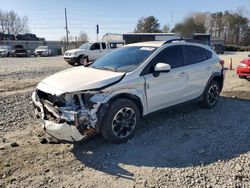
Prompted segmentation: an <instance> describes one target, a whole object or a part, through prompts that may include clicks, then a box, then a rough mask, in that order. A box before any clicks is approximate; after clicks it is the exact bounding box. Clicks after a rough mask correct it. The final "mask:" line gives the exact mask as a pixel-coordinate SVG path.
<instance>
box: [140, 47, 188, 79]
mask: <svg viewBox="0 0 250 188" xmlns="http://www.w3.org/2000/svg"><path fill="white" fill-rule="evenodd" d="M175 46H178V47H179V48H180V50H181V57H182V58H181V59H182V63H181V66H179V67H175V68H171V69H177V68H180V67H183V66H185V64H184V56H183V47H182V46H183V45H173V46H166V47H165V48H164V49H162V50H161V51H160V52H158V53H157V54H156V55H155V57H153V59H152V60H151V61H150V62H149V63H148V64H147V65H146V67H144V69H143V70H142V71H141V74H140V76H144V75H147V74H152V73H151V72H150V67H152V66H153V65H154V64H156V63H159V62H157V61H158V60H157V61H156V62H154V61H155V59H158V57H159V56H158V55H159V54H160V53H161V52H162V51H163V50H165V49H167V48H171V47H175Z"/></svg>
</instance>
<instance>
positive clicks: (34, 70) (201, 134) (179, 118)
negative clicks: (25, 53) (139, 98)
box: [0, 53, 250, 187]
mask: <svg viewBox="0 0 250 188" xmlns="http://www.w3.org/2000/svg"><path fill="white" fill-rule="evenodd" d="M246 57H247V53H237V54H236V55H232V54H227V55H222V56H221V58H222V59H224V60H225V62H226V64H227V65H228V61H229V59H230V58H232V59H233V62H234V64H233V65H234V67H235V65H236V64H237V63H238V62H239V61H240V60H241V59H243V58H246ZM69 67H70V66H69V65H67V63H65V62H64V61H63V59H62V57H50V58H1V59H0V187H183V186H184V187H250V116H249V112H250V82H249V81H247V80H242V79H239V78H238V77H237V76H236V75H235V71H234V70H233V71H228V72H227V74H226V79H225V86H224V89H223V92H222V97H221V98H220V100H219V103H218V105H217V106H216V107H215V108H214V109H212V110H206V109H201V108H200V107H199V105H197V104H192V105H188V106H185V107H182V108H178V109H174V110H168V111H167V110H165V111H163V112H159V113H156V114H153V115H151V116H148V117H146V118H145V119H144V120H143V121H142V123H141V127H140V129H139V130H138V131H137V133H136V135H135V137H134V138H133V139H132V140H130V141H129V142H128V143H125V144H121V145H112V144H109V143H106V142H105V141H104V140H103V139H102V138H101V137H100V136H95V137H94V138H91V139H89V141H87V142H85V143H82V144H75V145H71V144H62V143H58V142H56V141H52V142H51V143H47V144H41V143H40V142H41V141H42V140H43V138H44V136H45V135H44V133H43V132H42V131H41V128H40V125H39V124H38V123H37V122H36V121H35V120H34V119H32V118H31V117H30V116H29V115H28V111H29V102H30V94H31V92H32V90H34V88H35V86H36V84H37V83H38V82H39V81H40V80H41V79H43V78H44V77H46V76H48V75H51V74H53V73H54V72H57V71H60V70H64V69H66V68H69ZM14 146H16V147H14Z"/></svg>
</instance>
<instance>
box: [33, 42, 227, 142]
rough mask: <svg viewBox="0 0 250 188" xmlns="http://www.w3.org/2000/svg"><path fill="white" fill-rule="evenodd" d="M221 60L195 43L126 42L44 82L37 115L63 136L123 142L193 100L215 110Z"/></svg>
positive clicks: (35, 99)
mask: <svg viewBox="0 0 250 188" xmlns="http://www.w3.org/2000/svg"><path fill="white" fill-rule="evenodd" d="M223 63H224V62H223V61H221V60H220V59H219V57H218V55H217V54H216V53H215V52H214V51H213V50H211V48H210V47H209V46H206V45H201V44H197V43H191V42H185V41H175V42H173V41H172V42H170V41H168V42H165V41H154V42H143V43H135V44H130V45H126V46H124V47H122V48H120V49H117V50H115V51H114V52H112V53H110V54H107V55H106V56H104V57H102V58H100V59H99V60H97V61H95V62H94V63H93V64H92V65H91V66H90V67H83V66H82V67H75V68H71V69H67V70H65V71H62V72H59V73H56V74H54V75H52V76H50V77H48V78H46V79H44V80H43V81H41V82H40V83H39V84H38V86H37V89H36V91H34V93H33V94H32V100H33V104H34V107H35V114H36V117H37V118H38V119H39V120H40V122H41V124H42V126H43V128H44V130H45V131H46V132H47V133H48V134H50V135H51V136H53V137H55V138H57V139H59V140H64V141H70V142H74V141H80V140H82V139H84V138H86V137H87V136H89V135H90V134H93V133H99V132H100V133H101V134H102V135H103V137H104V138H105V139H106V140H107V141H109V142H112V143H121V142H125V141H127V140H128V139H129V138H131V137H132V136H133V134H134V133H135V130H136V128H137V127H138V125H139V122H140V120H141V118H142V117H143V116H145V115H147V114H149V113H152V112H155V111H157V110H160V109H163V108H167V107H172V106H175V105H177V104H181V103H186V102H188V101H193V100H199V101H200V102H201V103H202V105H203V106H204V107H207V108H213V107H214V106H215V105H216V103H217V101H218V98H219V94H220V91H221V89H222V86H223V80H224V69H223Z"/></svg>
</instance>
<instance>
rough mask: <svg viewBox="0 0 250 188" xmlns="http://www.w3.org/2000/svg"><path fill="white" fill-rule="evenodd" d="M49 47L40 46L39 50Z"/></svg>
mask: <svg viewBox="0 0 250 188" xmlns="http://www.w3.org/2000/svg"><path fill="white" fill-rule="evenodd" d="M47 48H48V47H47V46H38V47H37V49H47Z"/></svg>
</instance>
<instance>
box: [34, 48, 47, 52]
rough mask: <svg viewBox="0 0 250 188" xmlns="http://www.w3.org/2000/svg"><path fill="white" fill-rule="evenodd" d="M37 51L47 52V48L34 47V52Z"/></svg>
mask: <svg viewBox="0 0 250 188" xmlns="http://www.w3.org/2000/svg"><path fill="white" fill-rule="evenodd" d="M37 51H39V52H47V51H48V49H38V48H37V49H35V52H37Z"/></svg>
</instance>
